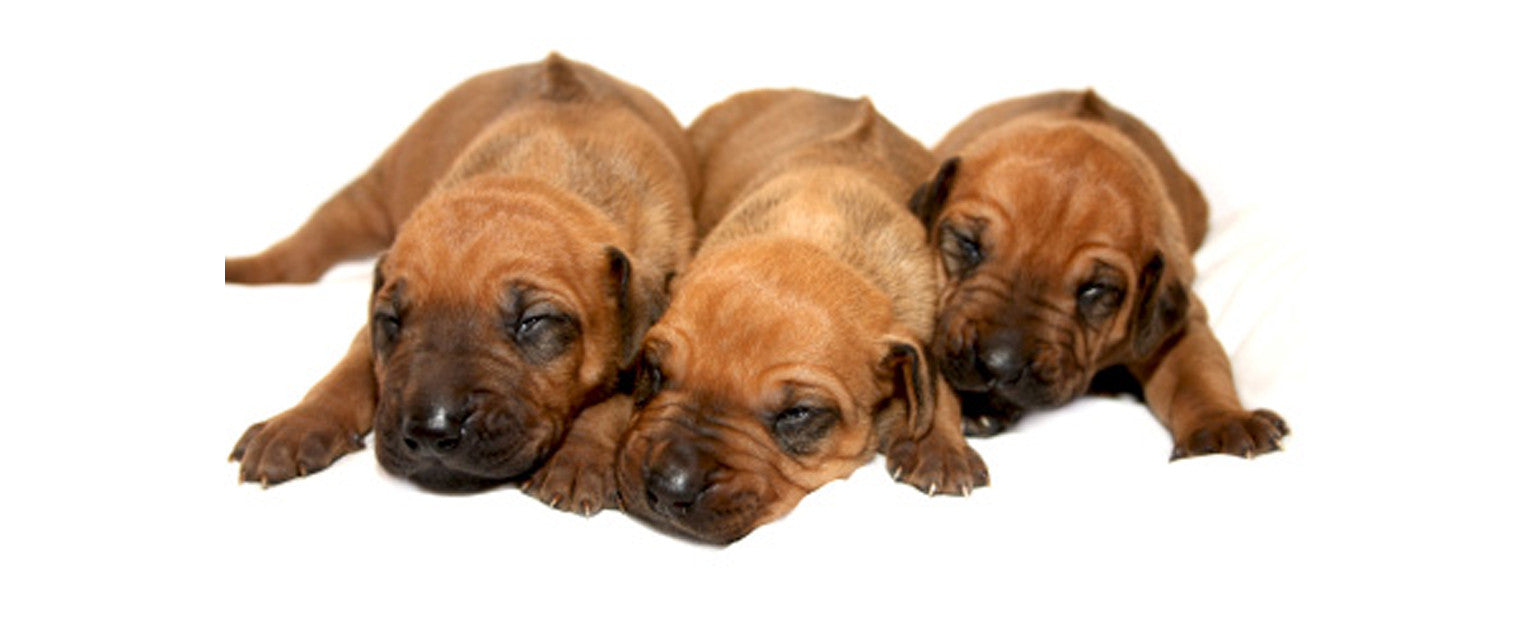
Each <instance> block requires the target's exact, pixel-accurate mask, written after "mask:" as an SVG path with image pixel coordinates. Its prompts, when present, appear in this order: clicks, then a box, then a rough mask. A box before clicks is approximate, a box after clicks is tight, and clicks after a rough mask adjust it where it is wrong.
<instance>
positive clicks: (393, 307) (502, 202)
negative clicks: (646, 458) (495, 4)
mask: <svg viewBox="0 0 1532 634" xmlns="http://www.w3.org/2000/svg"><path fill="white" fill-rule="evenodd" d="M698 182H699V178H698V174H697V167H696V163H695V159H694V157H693V153H692V150H691V146H690V144H689V143H688V142H687V141H686V137H685V133H684V131H683V130H682V129H681V126H680V125H679V124H678V123H677V122H676V121H675V119H674V118H673V117H672V116H671V115H670V113H669V111H667V110H666V109H665V108H664V106H662V105H661V104H660V103H659V102H657V101H655V100H654V98H653V97H651V96H650V95H649V94H647V93H645V92H643V91H642V90H639V89H637V88H635V87H633V86H630V85H627V84H625V83H622V82H621V81H618V80H616V79H614V78H612V77H610V76H608V75H605V74H603V73H601V72H600V71H597V70H596V69H594V68H591V67H590V66H586V65H583V64H578V63H574V62H569V61H566V60H564V59H562V58H560V57H558V56H557V55H550V56H549V57H548V59H547V60H545V61H544V62H542V63H541V64H533V65H526V66H517V67H512V68H507V69H504V70H500V71H496V72H492V73H488V74H485V75H481V76H478V77H475V78H473V79H470V80H468V81H467V82H465V83H464V84H462V85H461V86H459V87H457V88H456V89H454V90H453V91H451V92H450V93H448V94H447V95H446V96H445V97H443V98H442V99H441V100H440V101H438V102H437V103H436V104H435V105H433V106H432V107H431V108H430V109H429V110H428V111H427V112H426V113H425V114H424V115H423V116H422V117H421V118H420V120H419V121H417V122H416V123H415V124H414V126H412V127H411V128H410V129H409V130H408V131H407V132H405V134H404V136H403V137H402V138H400V139H399V140H398V141H397V142H396V143H395V144H394V145H393V147H391V148H389V150H388V151H387V152H386V153H385V154H384V155H383V157H382V158H380V159H379V160H378V162H377V163H376V164H375V165H373V167H372V169H371V170H369V171H368V172H367V173H366V174H364V175H363V176H362V177H361V178H359V179H358V180H357V181H356V182H354V183H352V184H351V185H350V186H349V187H347V188H346V189H345V190H342V191H341V192H340V193H339V194H337V195H336V196H335V197H334V198H333V199H331V200H330V201H329V202H327V203H326V204H325V205H324V206H322V207H320V208H319V210H318V211H316V212H315V213H314V216H313V217H312V218H311V219H310V220H309V221H308V222H307V223H306V224H305V225H304V226H303V227H302V228H300V229H299V230H298V232H297V233H296V234H294V235H293V236H292V237H290V238H288V239H286V240H284V241H282V242H281V243H278V244H277V245H275V246H273V247H271V248H270V249H269V250H267V251H266V252H265V253H262V254H261V255H258V256H255V257H252V258H245V259H236V260H229V261H228V262H226V264H225V276H226V278H227V280H228V281H230V282H276V281H304V280H311V279H313V278H314V277H316V276H317V275H319V274H320V273H321V272H323V271H324V270H325V269H326V268H328V267H329V266H331V265H332V264H333V263H335V262H336V261H338V260H340V259H342V258H347V257H355V256H360V255H366V254H369V253H371V252H374V251H376V250H378V249H382V248H384V247H389V250H388V252H387V253H386V254H385V255H384V256H383V258H382V259H381V260H380V261H379V263H378V266H377V274H376V278H375V282H374V286H373V295H372V301H371V311H372V312H371V322H370V324H369V327H368V329H366V330H364V331H363V332H362V333H361V334H359V335H358V336H357V339H356V341H355V343H353V345H352V347H351V350H350V352H349V353H348V354H347V356H346V358H345V359H343V360H342V361H341V363H340V364H339V365H338V366H337V367H336V368H335V369H334V370H333V371H331V373H330V375H329V376H327V377H326V378H325V379H324V380H323V381H321V382H320V383H319V384H318V385H316V386H315V387H314V389H313V390H312V391H311V392H310V393H309V395H308V396H307V397H305V398H304V399H303V401H302V402H301V403H299V404H298V405H297V406H295V407H293V408H292V409H290V410H288V411H286V412H283V413H282V414H280V415H278V416H276V417H275V418H272V419H271V420H269V421H266V422H264V423H261V424H258V425H255V426H253V427H251V428H250V430H249V431H248V432H246V433H245V435H244V437H243V438H241V439H240V441H239V443H238V444H237V445H236V446H235V449H234V453H233V456H232V458H233V459H238V460H241V461H242V462H243V464H242V465H241V469H240V477H241V479H242V480H250V481H260V482H261V483H263V484H269V483H274V482H281V481H283V480H286V479H288V478H292V477H294V476H300V475H304V474H306V473H309V472H313V471H316V470H319V469H322V468H324V467H325V466H327V465H329V464H330V463H331V462H332V461H333V460H335V458H337V457H338V456H340V455H342V454H344V453H346V452H349V451H352V450H355V449H358V448H360V447H361V446H362V443H361V437H362V436H363V435H365V434H366V433H367V432H368V431H369V430H370V429H376V431H377V442H376V447H377V456H378V460H379V462H381V463H382V465H383V467H384V468H385V469H386V470H388V471H389V472H390V473H394V474H397V475H400V476H404V477H407V478H409V479H411V480H413V481H415V482H417V483H419V484H421V485H423V486H425V487H428V488H432V489H439V490H465V489H479V488H484V487H487V486H492V485H495V484H498V483H502V482H507V481H516V480H521V481H523V482H525V483H526V484H527V485H528V486H529V488H530V491H531V492H532V493H533V494H535V495H537V496H538V497H539V498H541V499H542V500H544V501H545V502H548V503H549V504H552V505H554V506H556V507H559V506H563V507H565V508H568V509H570V510H580V511H583V512H585V513H587V514H588V513H592V512H595V511H596V510H599V509H600V508H602V507H604V506H607V505H609V504H612V503H614V502H615V497H614V495H613V493H614V489H613V486H614V483H613V480H612V475H611V462H612V459H613V453H614V450H615V447H616V442H617V440H618V438H619V437H620V435H621V432H622V429H623V428H624V427H625V425H626V423H627V421H628V420H629V413H630V410H631V402H630V400H629V399H628V398H627V397H625V396H613V395H614V393H615V388H616V387H617V384H618V379H619V373H620V372H621V371H622V370H623V369H624V368H627V367H630V366H631V364H632V362H633V360H634V358H635V357H636V353H637V350H638V343H639V341H640V339H641V337H642V335H643V332H644V330H645V329H646V328H647V327H648V325H649V324H650V323H652V322H653V320H654V319H656V318H657V317H658V315H659V313H660V312H661V311H662V310H663V307H664V303H665V290H664V288H665V283H666V280H667V278H668V277H669V276H671V275H673V274H675V273H677V272H678V271H680V270H681V268H682V266H683V264H684V263H685V260H686V259H687V257H688V254H689V251H690V248H691V245H692V244H693V242H694V240H695V237H694V230H693V228H692V222H693V221H692V218H691V215H690V210H691V205H690V201H691V200H692V198H693V197H694V195H695V193H696V187H697V185H696V184H697V183H698ZM433 184H434V185H433ZM390 244H391V245H392V246H390ZM529 476H531V477H530V479H528V477H529Z"/></svg>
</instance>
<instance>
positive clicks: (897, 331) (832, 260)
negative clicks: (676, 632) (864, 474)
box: [617, 90, 988, 544]
mask: <svg viewBox="0 0 1532 634" xmlns="http://www.w3.org/2000/svg"><path fill="white" fill-rule="evenodd" d="M688 132H689V134H690V136H691V138H692V140H693V142H694V143H695V145H696V147H697V151H698V157H699V159H700V160H701V161H702V164H703V182H704V186H703V193H702V196H701V198H700V199H699V201H700V202H699V204H698V226H699V227H700V228H704V230H705V231H707V235H706V238H705V240H704V242H703V244H702V247H701V249H700V250H699V251H698V254H697V256H696V259H695V260H694V262H693V265H692V267H691V268H690V269H689V270H688V272H687V273H686V274H685V275H683V276H681V277H679V278H678V279H677V280H676V285H675V288H674V295H673V302H672V303H671V305H670V308H669V309H668V310H667V311H666V313H665V315H664V316H663V317H662V318H661V319H660V321H659V322H658V323H656V324H655V326H654V327H653V328H651V329H650V331H649V333H648V335H646V338H645V341H644V345H643V352H642V358H641V360H640V363H639V369H638V371H637V372H638V374H637V378H636V381H637V385H636V389H635V393H634V398H635V399H636V400H637V402H638V403H639V404H640V405H641V409H640V411H639V412H638V413H637V414H636V415H635V421H634V423H633V425H632V426H631V428H630V431H629V432H628V434H627V435H626V436H625V437H624V439H623V441H622V444H621V449H620V451H619V455H618V469H617V477H618V481H619V489H620V494H621V497H622V502H623V508H624V509H626V510H627V511H628V512H629V513H632V514H634V515H636V516H638V517H639V518H641V519H644V520H646V521H648V522H650V523H652V524H655V525H657V526H659V527H660V528H662V529H665V530H669V531H671V532H674V533H678V534H680V535H683V536H687V537H691V538H695V539H698V540H702V541H705V542H711V543H720V544H721V543H728V542H731V541H734V540H737V539H739V538H741V537H743V536H745V535H746V534H748V533H749V532H750V531H751V530H753V529H755V528H756V527H757V526H760V525H761V524H764V523H766V522H770V521H772V520H774V519H776V518H778V517H781V516H782V515H783V514H785V513H787V512H788V511H789V510H791V509H792V508H793V506H794V505H796V504H797V503H798V501H799V500H800V499H801V498H802V497H803V496H804V495H806V494H807V493H809V492H810V491H813V490H814V489H816V488H818V487H819V486H821V485H823V484H825V483H827V482H830V481H832V480H835V479H838V478H844V477H846V476H847V475H849V474H851V472H852V471H853V470H855V469H856V468H858V467H859V466H861V465H863V464H865V463H867V462H868V461H869V460H871V459H872V458H873V456H874V454H875V453H876V452H877V451H878V450H879V449H880V448H881V449H882V450H883V451H884V452H885V453H886V454H887V459H888V464H889V469H890V470H891V471H892V472H894V475H895V478H897V479H900V480H902V481H904V482H908V483H910V484H912V485H914V486H916V487H918V488H920V489H922V490H924V491H926V492H928V493H935V492H941V493H964V494H966V493H968V492H969V491H970V490H971V489H972V488H973V487H976V486H982V485H984V484H985V483H986V482H987V479H988V475H987V472H986V471H985V468H984V463H983V461H982V460H980V458H979V457H978V455H977V454H976V453H974V452H973V451H972V450H971V449H969V447H968V445H967V443H966V441H965V440H964V438H963V436H962V420H961V415H960V414H961V413H960V411H959V410H958V408H957V403H956V400H955V397H954V395H953V394H952V393H951V391H950V389H948V388H947V387H946V386H945V384H944V383H943V382H942V381H940V380H939V379H938V377H937V376H936V375H935V374H934V373H935V368H934V367H933V366H931V364H930V363H929V362H928V361H927V358H926V354H925V348H926V344H927V341H928V338H929V333H930V332H931V327H932V317H933V312H934V310H935V299H936V295H935V294H936V279H935V274H936V271H935V268H936V263H935V254H934V253H933V252H932V251H931V250H930V249H929V248H928V247H927V246H926V245H925V244H924V242H925V237H924V231H923V229H922V227H921V226H920V223H919V222H916V221H915V219H914V218H912V217H910V215H909V213H908V211H907V210H906V209H905V208H904V206H903V203H904V201H905V200H906V199H907V198H908V197H909V195H910V194H911V193H912V192H913V191H914V189H915V186H916V184H917V183H918V182H919V180H920V178H921V176H922V175H923V174H925V173H927V172H928V171H929V169H930V168H931V167H932V164H933V162H934V161H933V160H932V158H931V156H930V154H929V153H928V152H927V151H926V150H925V149H924V148H923V147H921V146H920V144H919V143H917V142H916V141H914V140H913V139H910V138H909V137H908V136H906V135H905V134H904V133H902V132H900V131H899V130H898V129H897V128H895V127H894V126H893V125H892V124H890V123H889V122H888V121H886V120H885V119H883V117H882V116H881V115H879V114H878V113H877V111H876V110H874V109H873V107H872V104H871V103H870V102H868V101H867V100H865V99H863V100H861V101H850V100H846V99H840V98H836V97H831V96H827V95H821V94H816V93H811V92H805V91H798V90H768V91H757V92H749V93H744V94H740V95H736V96H734V97H733V98H730V99H729V100H727V101H725V102H723V103H721V104H718V105H715V106H713V107H712V108H710V109H709V110H708V111H706V112H704V113H703V114H702V115H701V116H700V117H698V119H697V121H696V122H695V123H693V124H692V127H691V128H690V129H689V131H688Z"/></svg>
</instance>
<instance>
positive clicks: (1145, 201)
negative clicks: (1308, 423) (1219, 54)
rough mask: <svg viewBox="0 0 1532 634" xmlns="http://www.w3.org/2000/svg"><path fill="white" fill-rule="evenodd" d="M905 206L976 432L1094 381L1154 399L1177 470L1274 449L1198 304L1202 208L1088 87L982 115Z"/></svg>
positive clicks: (1190, 186) (1178, 176)
mask: <svg viewBox="0 0 1532 634" xmlns="http://www.w3.org/2000/svg"><path fill="white" fill-rule="evenodd" d="M936 153H937V155H938V156H945V157H950V158H948V159H947V160H946V161H945V162H943V163H942V165H941V166H940V167H939V168H938V170H937V171H936V175H935V177H934V179H932V180H931V181H930V182H928V183H927V184H925V185H923V186H922V187H921V188H920V189H919V190H918V191H917V192H916V194H915V195H914V196H913V197H912V198H911V201H910V205H911V208H912V209H913V210H914V211H915V213H916V215H917V216H919V217H920V218H921V219H922V220H923V221H924V222H925V223H926V225H927V226H928V227H929V229H930V237H931V241H932V242H933V243H934V244H935V245H936V246H937V247H938V248H939V249H940V251H941V257H942V268H941V280H942V281H941V285H942V290H941V303H940V305H941V307H940V312H939V315H938V317H937V335H936V338H935V343H934V354H935V355H936V357H937V360H938V362H939V363H940V364H941V366H942V371H943V373H944V374H945V375H946V377H947V379H948V380H949V381H951V383H952V385H953V387H954V388H956V389H957V390H958V392H959V394H960V396H961V398H962V401H963V410H964V415H965V425H966V426H967V429H968V431H969V433H970V434H973V435H988V434H993V433H996V432H998V431H1000V430H1001V429H1002V428H1004V427H1006V426H1007V425H1009V424H1010V423H1011V422H1013V421H1015V420H1016V419H1017V418H1018V417H1020V416H1021V415H1022V414H1023V413H1025V412H1026V411H1028V410H1037V409H1047V408H1052V407H1058V406H1059V405H1062V404H1064V403H1066V402H1068V401H1069V400H1071V399H1073V398H1075V397H1077V396H1080V395H1081V394H1083V393H1085V392H1086V391H1087V390H1088V389H1090V388H1091V387H1092V385H1093V384H1094V385H1095V386H1096V387H1097V388H1099V389H1103V390H1114V389H1125V390H1128V391H1132V392H1136V393H1138V394H1139V395H1140V396H1142V398H1143V399H1144V400H1145V401H1147V403H1148V405H1149V409H1150V410H1151V411H1153V412H1154V414H1155V416H1156V417H1158V418H1159V420H1160V421H1161V422H1162V423H1164V424H1165V425H1166V426H1167V427H1168V428H1169V429H1170V432H1171V434H1172V435H1173V436H1174V439H1175V449H1174V451H1173V453H1172V455H1171V458H1172V459H1176V458H1181V457H1185V456H1192V455H1199V454H1208V453H1229V454H1234V455H1240V456H1245V457H1250V456H1254V455H1256V454H1261V453H1265V452H1268V451H1272V450H1275V449H1280V448H1281V446H1282V437H1283V436H1285V435H1286V434H1287V433H1288V429H1287V424H1286V423H1284V422H1283V420H1282V419H1281V418H1280V417H1278V416H1277V415H1276V414H1274V413H1272V412H1269V411H1266V410H1255V411H1249V410H1246V409H1245V408H1244V406H1243V405H1241V404H1240V402H1239V399H1238V397H1237V396H1236V395H1235V392H1234V379H1233V376H1232V375H1231V373H1230V366H1229V359H1228V356H1227V355H1225V354H1224V351H1223V348H1222V347H1221V346H1219V344H1218V341H1217V340H1216V339H1214V338H1213V332H1212V330H1211V329H1209V327H1208V323H1207V311H1206V309H1204V308H1203V306H1202V302H1200V301H1199V300H1198V299H1197V297H1196V296H1195V295H1193V294H1192V292H1191V288H1192V280H1193V276H1194V270H1193V268H1192V257H1191V254H1192V251H1193V250H1195V249H1196V248H1197V247H1198V246H1199V245H1200V244H1201V243H1202V239H1203V236H1204V235H1205V234H1206V233H1207V213H1208V211H1207V202H1206V201H1204V200H1203V198H1202V193H1201V191H1200V190H1199V189H1198V188H1197V185H1196V183H1195V182H1193V181H1192V179H1191V177H1190V176H1188V175H1187V174H1186V173H1185V172H1182V171H1181V168H1180V166H1179V165H1177V164H1176V161H1175V159H1174V158H1172V157H1171V155H1170V152H1169V150H1167V149H1166V148H1165V146H1164V144H1163V143H1161V142H1160V139H1159V137H1157V136H1156V135H1155V134H1154V132H1152V131H1151V130H1150V129H1149V128H1148V127H1146V126H1145V125H1144V124H1143V123H1141V122H1139V121H1138V120H1137V119H1135V118H1133V116H1132V115H1129V114H1128V113H1126V112H1123V111H1121V110H1118V109H1116V108H1114V107H1112V106H1111V105H1110V104H1108V103H1107V102H1105V101H1104V100H1102V99H1101V98H1100V97H1098V96H1096V95H1095V93H1093V92H1091V91H1086V92H1083V93H1081V92H1055V93H1048V94H1043V95H1037V96H1033V97H1027V98H1022V99H1015V100H1011V101H1005V102H1001V103H997V104H994V105H991V106H989V107H987V108H984V109H982V110H980V111H978V112H977V113H975V114H974V115H973V116H971V117H969V118H968V119H967V120H966V121H964V122H963V123H961V124H959V125H958V126H957V127H956V128H954V129H953V130H952V131H951V132H950V133H948V134H947V137H946V138H945V139H943V140H942V142H941V143H940V144H938V145H937V147H936Z"/></svg>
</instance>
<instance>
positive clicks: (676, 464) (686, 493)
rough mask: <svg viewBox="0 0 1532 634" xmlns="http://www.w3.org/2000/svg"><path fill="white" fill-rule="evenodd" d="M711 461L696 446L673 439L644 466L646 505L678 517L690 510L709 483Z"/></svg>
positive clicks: (659, 511)
mask: <svg viewBox="0 0 1532 634" xmlns="http://www.w3.org/2000/svg"><path fill="white" fill-rule="evenodd" d="M709 471H711V461H710V460H708V459H706V458H705V457H703V456H702V455H701V454H700V453H699V452H698V450H697V448H696V446H695V445H693V444H691V443H687V442H672V443H669V444H667V445H666V446H665V448H664V449H663V450H661V451H660V453H659V455H658V456H656V457H655V460H653V461H652V462H650V463H649V464H648V465H646V466H645V468H644V489H645V493H646V495H647V496H648V498H649V507H650V508H652V509H654V510H655V511H656V512H658V513H662V514H665V515H669V516H671V517H680V516H682V515H685V514H686V513H687V512H689V511H690V510H691V508H692V505H694V504H696V503H697V500H698V498H700V497H702V491H703V490H705V489H706V488H707V485H708V472H709Z"/></svg>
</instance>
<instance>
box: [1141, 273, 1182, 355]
mask: <svg viewBox="0 0 1532 634" xmlns="http://www.w3.org/2000/svg"><path fill="white" fill-rule="evenodd" d="M1138 289H1139V291H1138V292H1139V297H1138V306H1137V307H1136V308H1135V309H1134V311H1133V326H1132V328H1133V331H1132V333H1133V334H1132V337H1133V354H1134V356H1136V357H1138V358H1140V359H1142V358H1144V357H1147V356H1149V355H1150V354H1153V353H1154V351H1155V350H1158V349H1159V347H1160V346H1161V345H1162V344H1164V343H1165V341H1166V340H1167V339H1169V338H1170V337H1171V335H1174V334H1176V333H1178V332H1180V331H1181V329H1182V327H1184V326H1185V325H1186V314H1187V310H1188V308H1189V305H1190V303H1191V300H1190V297H1189V296H1188V295H1187V294H1186V285H1185V284H1184V283H1182V282H1181V281H1180V280H1178V279H1175V276H1174V275H1170V276H1167V275H1166V274H1165V256H1164V255H1163V254H1161V253H1160V252H1158V251H1156V252H1155V253H1154V257H1152V258H1150V259H1149V263H1148V264H1146V265H1144V270H1143V272H1142V273H1140V274H1139V277H1138Z"/></svg>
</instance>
